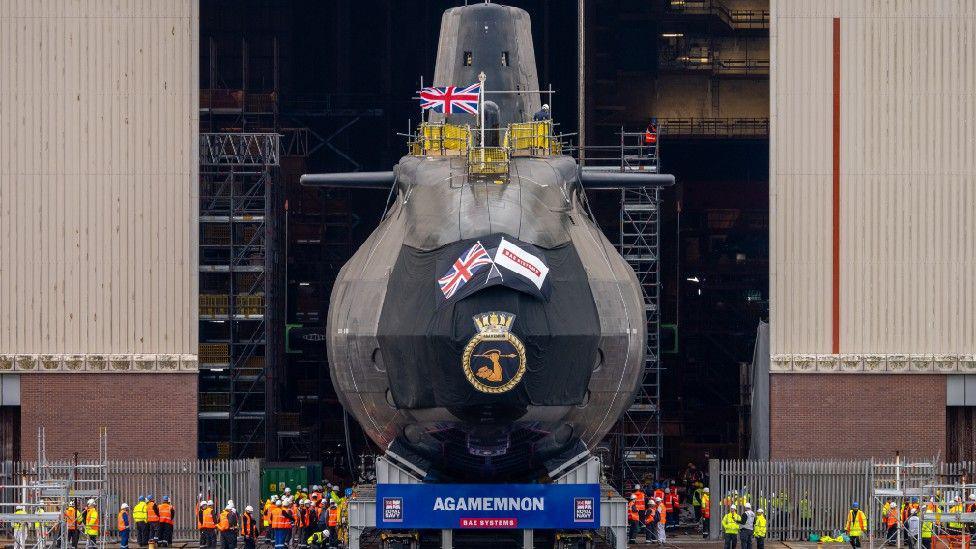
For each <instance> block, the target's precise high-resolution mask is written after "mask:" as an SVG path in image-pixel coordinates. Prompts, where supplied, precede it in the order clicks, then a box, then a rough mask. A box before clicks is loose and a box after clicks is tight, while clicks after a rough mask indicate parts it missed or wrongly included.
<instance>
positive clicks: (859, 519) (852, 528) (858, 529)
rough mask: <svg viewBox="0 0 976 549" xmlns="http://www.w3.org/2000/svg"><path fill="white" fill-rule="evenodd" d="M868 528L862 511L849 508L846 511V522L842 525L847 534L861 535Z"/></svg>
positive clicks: (852, 535)
mask: <svg viewBox="0 0 976 549" xmlns="http://www.w3.org/2000/svg"><path fill="white" fill-rule="evenodd" d="M867 529H868V519H867V517H865V516H864V511H861V510H860V509H858V510H857V511H856V512H855V511H854V509H851V510H850V511H848V512H847V524H845V525H844V531H845V532H847V535H849V536H851V537H855V538H857V537H861V536H862V535H864V532H865V531H866V530H867Z"/></svg>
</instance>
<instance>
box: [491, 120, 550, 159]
mask: <svg viewBox="0 0 976 549" xmlns="http://www.w3.org/2000/svg"><path fill="white" fill-rule="evenodd" d="M502 145H503V146H504V147H505V148H507V149H509V150H511V154H512V156H548V155H555V154H560V153H561V152H562V147H561V146H560V144H559V140H558V139H557V138H556V137H555V136H553V135H552V121H551V120H542V121H538V122H518V123H514V124H510V125H509V126H508V132H507V133H506V134H505V140H504V142H503V143H502Z"/></svg>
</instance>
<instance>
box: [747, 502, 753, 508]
mask: <svg viewBox="0 0 976 549" xmlns="http://www.w3.org/2000/svg"><path fill="white" fill-rule="evenodd" d="M746 509H752V504H751V503H749V502H748V501H747V502H746Z"/></svg>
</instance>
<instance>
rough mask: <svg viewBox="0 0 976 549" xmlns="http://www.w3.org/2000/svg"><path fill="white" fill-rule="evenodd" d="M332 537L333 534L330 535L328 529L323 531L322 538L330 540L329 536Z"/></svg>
mask: <svg viewBox="0 0 976 549" xmlns="http://www.w3.org/2000/svg"><path fill="white" fill-rule="evenodd" d="M331 535H332V534H330V533H329V531H328V530H327V529H326V530H322V537H324V538H328V537H329V536H331Z"/></svg>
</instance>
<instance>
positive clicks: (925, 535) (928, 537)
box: [921, 509, 935, 549]
mask: <svg viewBox="0 0 976 549" xmlns="http://www.w3.org/2000/svg"><path fill="white" fill-rule="evenodd" d="M934 526H935V510H934V509H932V510H929V509H926V511H925V512H924V513H923V514H922V526H921V534H922V547H923V549H932V530H933V527H934Z"/></svg>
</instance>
